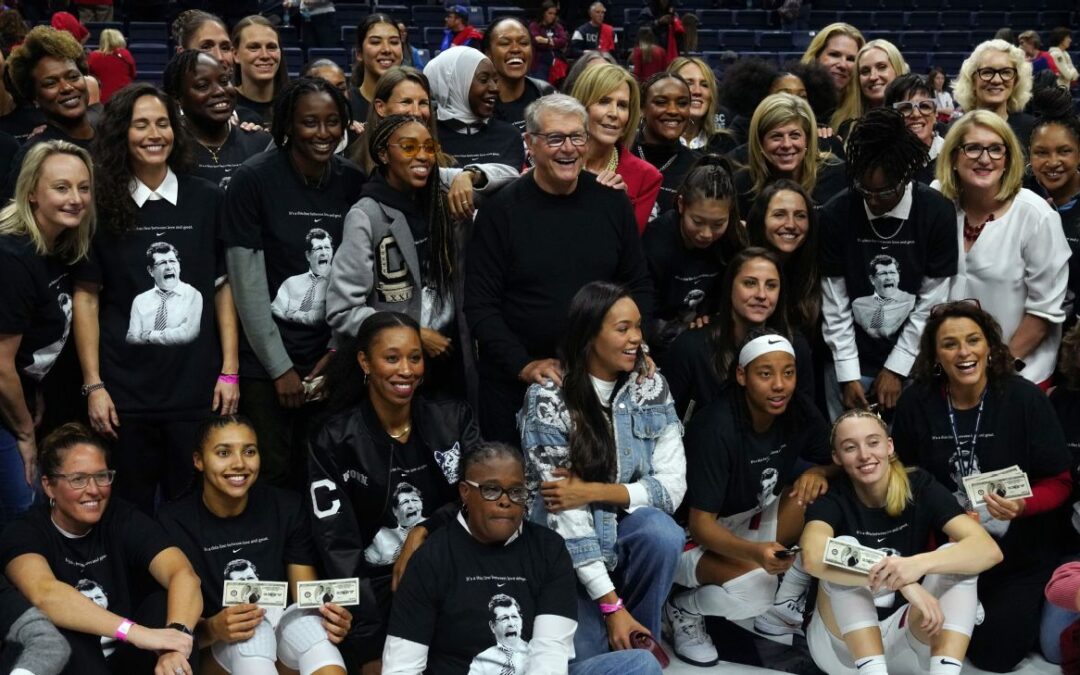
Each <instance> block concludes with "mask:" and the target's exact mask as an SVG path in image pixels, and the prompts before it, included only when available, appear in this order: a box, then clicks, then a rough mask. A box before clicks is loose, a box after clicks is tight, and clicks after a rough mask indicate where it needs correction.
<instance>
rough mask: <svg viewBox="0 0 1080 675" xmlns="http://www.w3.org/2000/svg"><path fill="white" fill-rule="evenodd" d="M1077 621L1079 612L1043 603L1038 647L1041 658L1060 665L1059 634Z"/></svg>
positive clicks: (1079, 616)
mask: <svg viewBox="0 0 1080 675" xmlns="http://www.w3.org/2000/svg"><path fill="white" fill-rule="evenodd" d="M1077 619H1080V612H1074V611H1072V610H1068V609H1063V608H1061V607H1058V606H1057V605H1052V604H1050V603H1049V602H1046V603H1043V610H1042V621H1041V622H1040V624H1039V647H1040V648H1041V649H1042V653H1043V657H1044V658H1046V660H1047V661H1049V662H1050V663H1058V664H1060V663H1061V633H1062V632H1064V630H1065V629H1066V628H1068V627H1069V626H1071V625H1072V624H1073V622H1074V621H1076V620H1077Z"/></svg>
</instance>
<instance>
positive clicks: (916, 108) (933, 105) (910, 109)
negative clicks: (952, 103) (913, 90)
mask: <svg viewBox="0 0 1080 675" xmlns="http://www.w3.org/2000/svg"><path fill="white" fill-rule="evenodd" d="M892 107H893V110H895V111H896V112H898V113H900V114H901V115H903V116H904V117H911V116H912V115H914V114H915V113H916V112H918V113H919V114H920V115H923V116H929V115H933V114H934V113H936V112H937V102H936V101H931V100H929V99H927V100H923V101H899V102H898V103H893V104H892Z"/></svg>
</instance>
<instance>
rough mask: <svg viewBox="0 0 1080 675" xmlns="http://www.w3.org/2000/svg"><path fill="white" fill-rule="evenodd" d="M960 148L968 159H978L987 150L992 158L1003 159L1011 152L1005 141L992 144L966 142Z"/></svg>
mask: <svg viewBox="0 0 1080 675" xmlns="http://www.w3.org/2000/svg"><path fill="white" fill-rule="evenodd" d="M960 150H961V151H962V152H963V153H964V156H965V157H967V158H968V159H978V158H980V157H982V154H983V153H984V152H985V153H986V154H987V155H989V157H990V159H995V160H996V159H1002V158H1003V157H1005V155H1007V154H1008V153H1009V148H1008V147H1007V146H1006V145H1005V144H1004V143H991V144H990V145H980V144H978V143H964V144H963V145H961V146H960Z"/></svg>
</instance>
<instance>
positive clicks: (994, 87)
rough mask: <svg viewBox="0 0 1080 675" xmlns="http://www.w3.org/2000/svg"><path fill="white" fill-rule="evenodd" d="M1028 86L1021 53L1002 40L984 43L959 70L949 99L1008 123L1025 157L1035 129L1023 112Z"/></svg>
mask: <svg viewBox="0 0 1080 675" xmlns="http://www.w3.org/2000/svg"><path fill="white" fill-rule="evenodd" d="M1032 82H1033V80H1032V75H1031V64H1030V63H1028V62H1027V59H1025V58H1024V51H1023V50H1022V49H1020V48H1019V47H1016V46H1014V45H1011V44H1009V43H1008V42H1006V41H1005V40H987V41H986V42H983V43H981V44H979V45H978V46H977V47H975V50H974V51H972V52H971V56H969V57H967V59H965V60H964V63H963V64H962V65H961V66H960V74H959V75H957V77H956V80H954V81H953V97H954V98H955V99H956V102H957V103H958V104H959V105H960V107H961V108H963V109H964V110H968V111H972V110H989V111H991V112H993V113H994V114H996V115H997V116H998V117H1000V118H1001V119H1003V120H1005V121H1006V122H1008V124H1009V127H1011V128H1012V130H1013V132H1015V134H1016V137H1017V138H1018V139H1020V144H1021V145H1022V146H1023V148H1024V151H1025V153H1026V152H1027V145H1028V142H1029V141H1030V139H1031V130H1032V128H1033V127H1034V126H1035V118H1034V117H1033V116H1031V115H1029V114H1027V113H1025V112H1024V106H1026V105H1027V104H1028V101H1030V100H1031V91H1032ZM1021 164H1022V162H1021Z"/></svg>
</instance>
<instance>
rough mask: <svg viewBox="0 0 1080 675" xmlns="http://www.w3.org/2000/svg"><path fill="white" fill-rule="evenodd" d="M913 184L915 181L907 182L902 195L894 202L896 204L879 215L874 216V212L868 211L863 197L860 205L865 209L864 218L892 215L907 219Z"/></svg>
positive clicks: (909, 212)
mask: <svg viewBox="0 0 1080 675" xmlns="http://www.w3.org/2000/svg"><path fill="white" fill-rule="evenodd" d="M914 185H915V181H910V182H908V184H907V187H905V188H904V196H903V197H901V198H900V201H899V202H897V203H896V206H894V207H892V208H891V209H889V210H888V211H886V212H885V213H883V214H881V215H880V216H875V215H874V214H872V213H870V209H869V208H867V206H866V200H865V199H864V200H863V205H862V207H863V210H864V211H866V219H867V220H877V219H878V218H887V217H892V218H898V219H899V220H907V219H908V216H910V215H911V202H912V200H913V199H914V198H913V197H912V192H913V190H914V188H913V186H914Z"/></svg>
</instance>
